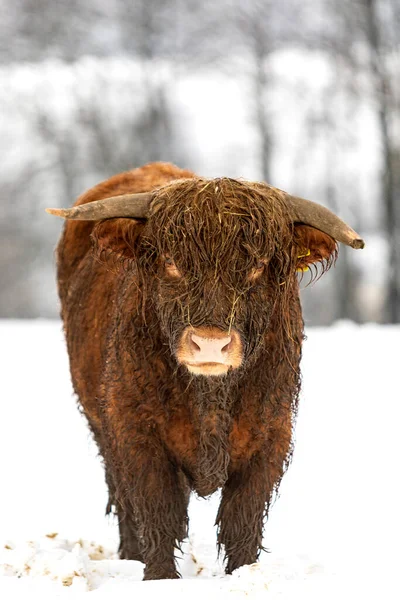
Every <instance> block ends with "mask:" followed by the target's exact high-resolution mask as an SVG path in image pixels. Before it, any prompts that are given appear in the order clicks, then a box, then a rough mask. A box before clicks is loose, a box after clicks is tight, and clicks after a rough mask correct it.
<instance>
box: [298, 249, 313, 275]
mask: <svg viewBox="0 0 400 600" xmlns="http://www.w3.org/2000/svg"><path fill="white" fill-rule="evenodd" d="M303 252H304V250H303ZM310 254H311V250H310V248H307V251H306V253H305V254H299V255H298V257H297V258H304V257H305V256H310ZM296 271H298V272H300V273H305V272H306V271H308V267H299V268H298V269H296Z"/></svg>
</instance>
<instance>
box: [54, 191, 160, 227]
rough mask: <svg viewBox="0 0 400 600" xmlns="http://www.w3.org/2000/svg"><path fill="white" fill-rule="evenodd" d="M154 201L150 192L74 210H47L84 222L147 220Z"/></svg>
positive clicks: (73, 208) (116, 198)
mask: <svg viewBox="0 0 400 600" xmlns="http://www.w3.org/2000/svg"><path fill="white" fill-rule="evenodd" d="M152 199H153V194H152V193H149V192H143V193H140V194H123V195H121V196H112V197H110V198H104V199H103V200H96V201H95V202H88V203H87V204H80V205H79V206H73V207H72V208H46V212H48V213H49V214H51V215H56V216H57V217H62V218H63V219H79V220H82V221H98V220H100V219H111V218H112V217H131V218H137V219H146V218H147V216H148V214H149V208H150V203H151V200H152Z"/></svg>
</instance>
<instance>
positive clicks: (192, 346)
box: [190, 335, 201, 352]
mask: <svg viewBox="0 0 400 600" xmlns="http://www.w3.org/2000/svg"><path fill="white" fill-rule="evenodd" d="M190 349H191V350H192V352H200V351H201V348H200V346H199V344H196V342H195V341H194V339H193V335H191V336H190Z"/></svg>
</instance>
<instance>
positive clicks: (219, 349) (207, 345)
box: [190, 333, 232, 363]
mask: <svg viewBox="0 0 400 600" xmlns="http://www.w3.org/2000/svg"><path fill="white" fill-rule="evenodd" d="M231 340H232V338H231V336H230V335H227V336H226V337H223V338H205V337H201V336H200V335H196V334H195V333H192V334H191V337H190V350H191V352H192V356H193V358H194V360H195V361H196V362H197V363H207V362H215V363H223V362H225V360H226V358H227V353H228V350H229V344H230V343H231Z"/></svg>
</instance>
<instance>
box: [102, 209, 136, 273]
mask: <svg viewBox="0 0 400 600" xmlns="http://www.w3.org/2000/svg"><path fill="white" fill-rule="evenodd" d="M144 225H145V223H144V222H143V221H138V220H136V219H125V218H116V219H107V220H105V221H99V223H96V225H95V226H94V228H93V231H92V233H91V236H90V237H91V239H92V244H93V253H94V255H95V256H96V257H97V258H98V259H99V260H101V261H102V262H113V263H114V264H115V263H117V262H121V263H128V265H129V266H131V264H132V263H133V262H134V260H135V258H136V254H137V248H138V243H139V238H140V234H141V233H142V230H143V228H144Z"/></svg>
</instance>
